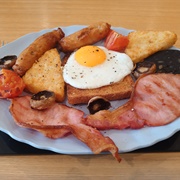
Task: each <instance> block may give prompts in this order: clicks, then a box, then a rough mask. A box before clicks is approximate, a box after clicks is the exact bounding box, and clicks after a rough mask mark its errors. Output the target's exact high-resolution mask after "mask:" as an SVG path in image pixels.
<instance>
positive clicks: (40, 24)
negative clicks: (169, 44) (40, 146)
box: [0, 0, 180, 180]
mask: <svg viewBox="0 0 180 180" xmlns="http://www.w3.org/2000/svg"><path fill="white" fill-rule="evenodd" d="M179 7H180V1H178V0H158V1H156V0H147V1H143V0H136V1H134V0H126V1H119V0H111V1H107V0H99V1H97V0H86V1H81V0H69V1H66V0H59V1H57V0H45V1H44V0H39V1H37V0H15V1H13V0H6V1H2V0H1V1H0V9H1V10H0V24H1V25H0V41H1V42H2V41H4V42H5V43H8V42H11V41H14V40H15V39H17V38H19V37H21V36H23V35H25V34H27V33H31V32H36V31H40V30H42V29H49V28H53V27H58V26H69V25H89V24H91V23H94V22H97V21H106V22H108V23H110V24H111V25H112V26H117V27H125V28H127V29H136V30H171V31H173V32H175V33H176V34H177V36H178V37H180V23H179V19H180V10H179ZM175 46H176V47H179V48H180V40H179V39H178V41H177V42H176V44H175ZM121 158H122V161H121V163H118V162H117V161H115V160H114V158H113V157H112V156H111V155H109V154H100V155H62V154H42V155H37V154H32V155H1V156H0V167H1V168H0V179H18V180H20V179H33V178H37V179H94V178H97V179H120V178H122V179H154V178H158V179H179V177H180V171H179V170H180V156H179V152H169V153H166V152H163V153H159V152H158V153H157V152H148V153H146V152H138V153H137V152H133V153H124V154H121Z"/></svg>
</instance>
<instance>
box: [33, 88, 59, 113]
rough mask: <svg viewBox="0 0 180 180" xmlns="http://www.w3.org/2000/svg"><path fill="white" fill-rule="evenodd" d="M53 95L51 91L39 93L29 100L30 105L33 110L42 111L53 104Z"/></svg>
mask: <svg viewBox="0 0 180 180" xmlns="http://www.w3.org/2000/svg"><path fill="white" fill-rule="evenodd" d="M55 99H56V98H55V93H54V92H52V91H46V90H44V91H40V92H38V93H37V94H34V95H33V96H32V97H31V99H30V105H31V107H32V108H33V109H38V110H44V109H47V108H49V107H50V106H52V105H53V104H54V103H55Z"/></svg>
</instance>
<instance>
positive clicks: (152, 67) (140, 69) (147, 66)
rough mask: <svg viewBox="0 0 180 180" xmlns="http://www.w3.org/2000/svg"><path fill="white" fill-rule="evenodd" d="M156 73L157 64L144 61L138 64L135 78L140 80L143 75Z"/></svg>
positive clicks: (134, 72) (134, 73)
mask: <svg viewBox="0 0 180 180" xmlns="http://www.w3.org/2000/svg"><path fill="white" fill-rule="evenodd" d="M155 72H156V64H155V63H153V62H151V61H143V62H140V63H137V64H136V68H135V69H134V71H133V75H134V77H135V78H139V77H140V76H141V75H143V74H152V73H155Z"/></svg>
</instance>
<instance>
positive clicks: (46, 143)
mask: <svg viewBox="0 0 180 180" xmlns="http://www.w3.org/2000/svg"><path fill="white" fill-rule="evenodd" d="M83 27H85V26H69V27H62V29H63V31H64V32H65V34H66V35H68V34H70V33H72V32H74V31H77V30H79V29H81V28H83ZM55 29H56V28H55ZM113 29H115V30H116V31H118V32H120V33H122V34H124V35H127V34H128V33H129V32H130V31H132V30H127V29H124V28H113ZM52 30H53V29H46V30H42V31H40V32H36V33H31V34H27V35H25V36H23V37H21V38H19V39H17V40H16V41H14V42H12V43H9V44H7V45H5V46H3V47H1V48H0V57H3V56H6V55H13V54H15V55H19V53H20V52H21V51H22V50H23V49H25V48H26V47H27V46H28V45H29V44H30V43H31V42H33V41H34V40H35V39H36V38H37V37H38V36H40V35H42V34H44V33H46V32H48V31H52ZM97 44H98V45H101V44H102V42H99V43H97ZM125 102H126V101H125V100H123V101H115V102H113V107H117V106H119V105H121V104H123V103H125ZM9 104H10V102H9V101H7V100H2V99H0V130H1V131H3V132H5V133H7V134H8V135H10V136H11V137H12V138H13V139H15V140H17V141H20V142H23V143H27V144H29V145H31V146H33V147H36V148H39V149H45V150H51V151H54V152H57V153H63V154H92V152H91V150H90V149H89V148H88V147H87V146H86V145H85V144H84V143H82V142H80V141H79V140H77V139H76V138H75V137H74V136H73V135H70V136H68V137H64V138H61V139H56V140H52V139H49V138H46V137H44V136H43V135H42V134H40V133H39V132H36V131H34V130H30V129H25V128H21V127H19V126H17V125H16V124H15V122H14V121H13V118H12V116H11V114H10V113H9V109H8V107H9ZM78 108H79V109H83V110H84V111H85V112H87V110H86V107H83V106H78ZM179 130H180V118H178V119H176V120H175V121H174V122H172V123H170V124H168V125H165V126H160V127H146V128H142V129H139V130H132V129H128V130H107V131H102V133H103V134H104V135H105V136H109V137H110V138H111V139H112V140H113V141H114V142H115V144H116V145H117V147H118V148H119V152H130V151H133V150H136V149H139V148H143V147H148V146H151V145H153V144H155V143H157V142H159V141H162V140H164V139H167V138H169V137H170V136H172V135H173V134H175V133H176V132H177V131H179Z"/></svg>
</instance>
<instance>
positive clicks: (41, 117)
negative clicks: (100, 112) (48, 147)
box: [9, 96, 121, 162]
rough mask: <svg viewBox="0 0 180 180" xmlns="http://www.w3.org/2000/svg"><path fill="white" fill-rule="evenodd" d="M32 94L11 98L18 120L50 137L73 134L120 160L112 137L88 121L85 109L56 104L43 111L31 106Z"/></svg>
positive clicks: (96, 150)
mask: <svg viewBox="0 0 180 180" xmlns="http://www.w3.org/2000/svg"><path fill="white" fill-rule="evenodd" d="M29 101H30V96H24V97H17V98H14V99H12V100H11V105H10V108H9V110H10V112H11V114H12V116H13V118H14V120H15V122H16V123H17V124H18V125H19V126H21V127H25V128H31V129H35V130H37V131H39V132H41V133H43V134H44V135H46V136H48V137H50V138H59V137H62V136H64V135H66V134H68V133H72V134H73V135H74V136H75V137H77V138H78V139H79V140H81V141H82V142H84V143H86V144H87V146H89V147H90V149H91V150H92V151H93V152H94V153H95V154H98V153H100V152H102V151H109V152H111V153H112V155H113V156H114V157H115V158H116V159H117V160H118V161H119V162H120V160H121V159H120V157H119V154H118V148H117V147H116V145H115V144H114V142H113V141H112V140H111V139H110V138H109V137H104V136H103V135H102V134H101V133H100V132H99V131H98V130H96V129H95V128H92V127H90V126H87V125H85V124H84V118H83V116H84V112H82V111H80V110H77V109H75V108H70V107H67V106H66V105H63V104H58V103H55V104H54V105H53V106H52V107H50V108H49V109H46V110H43V111H39V110H34V109H32V108H31V106H30V103H29Z"/></svg>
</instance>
